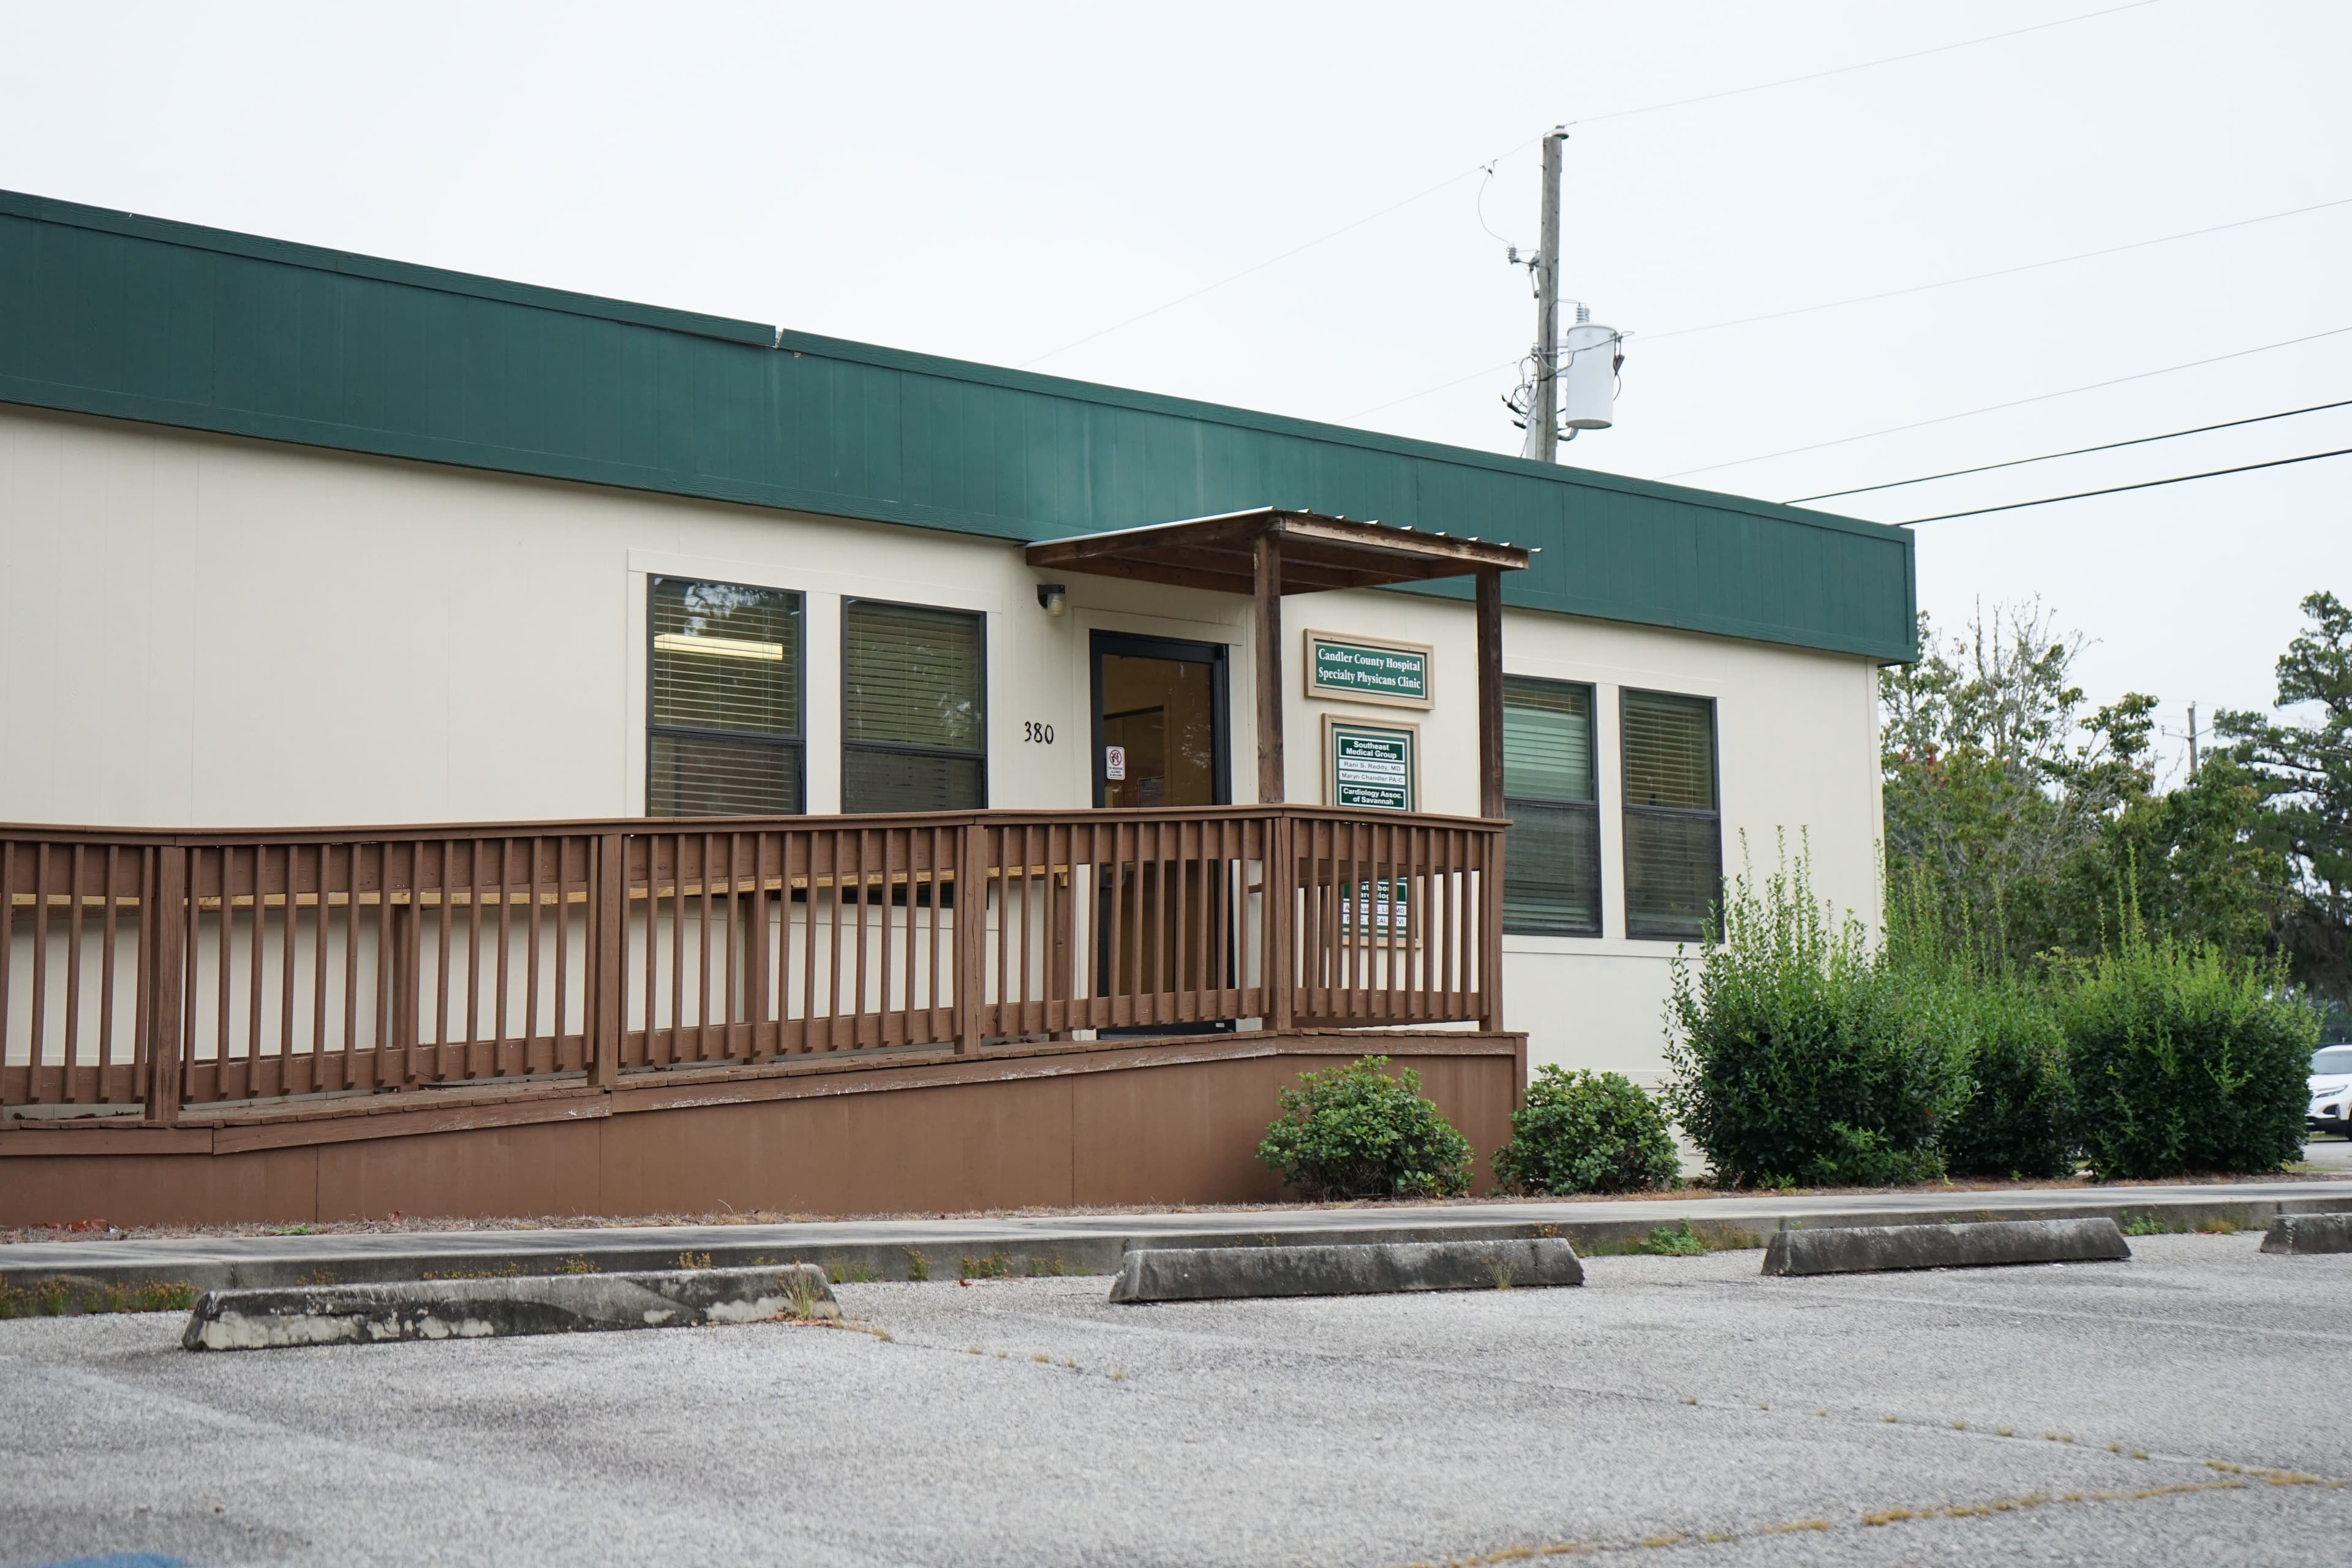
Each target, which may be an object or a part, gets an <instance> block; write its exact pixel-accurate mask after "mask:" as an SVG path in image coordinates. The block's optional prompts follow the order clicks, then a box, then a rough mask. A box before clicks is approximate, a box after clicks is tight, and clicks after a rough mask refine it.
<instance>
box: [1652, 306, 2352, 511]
mask: <svg viewBox="0 0 2352 1568" xmlns="http://www.w3.org/2000/svg"><path fill="white" fill-rule="evenodd" d="M2346 332H2352V326H2344V327H2330V328H2328V329H2327V330H2326V331H2324V332H2306V333H2305V334H2304V335H2303V336H2302V337H2299V338H2284V339H2282V340H2280V341H2279V342H2274V343H2259V344H2257V345H2255V346H2254V347H2252V348H2250V349H2232V350H2231V352H2230V353H2225V354H2212V355H2210V356H2208V357H2207V358H2204V359H2192V360H2186V361H2184V362H2182V363H2179V364H2168V365H2163V366H2160V367H2159V368H2158V369H2156V370H2142V371H2135V372H2133V373H2132V374H2129V375H2118V376H2112V377H2110V378H2108V379H2107V380H2105V381H2094V382H2087V383H2085V384H2083V385H2081V386H2068V387H2062V388H2060V389H2059V390H2058V391H2056V392H2038V393H2036V394H2034V395H2032V396H2031V397H2017V398H2011V400H2010V401H2009V402H2007V403H1989V404H1987V405H1984V406H1983V407H1982V408H1963V409H1961V410H1960V411H1959V412H1958V413H1957V414H1938V415H1937V416H1935V417H1934V418H1932V419H1915V420H1913V421H1911V422H1910V423H1909V424H1907V425H1889V426H1886V427H1885V428H1884V429H1881V430H1864V431H1861V432H1860V433H1858V434H1856V435H1853V436H1840V437H1836V438H1834V439H1832V440H1828V441H1814V442H1811V443H1809V444H1808V445H1806V446H1802V447H1782V448H1781V449H1780V450H1779V451H1777V452H1759V453H1758V454H1757V455H1756V456H1754V457H1752V458H1729V459H1727V460H1726V461H1724V462H1720V463H1707V464H1704V465H1702V466H1701V467H1699V468H1676V469H1675V471H1674V472H1672V473H1669V474H1660V475H1658V476H1656V477H1657V478H1659V479H1682V478H1685V476H1687V475H1691V474H1711V473H1714V472H1715V471H1716V470H1717V469H1718V468H1741V467H1743V466H1745V465H1747V464H1748V463H1761V462H1765V461H1768V460H1769V459H1770V458H1789V457H1794V456H1796V455H1797V454H1798V453H1800V452H1819V451H1822V450H1823V449H1825V448H1827V447H1843V446H1847V445H1850V444H1852V443H1853V442H1855V441H1870V440H1874V439H1876V438H1877V437H1881V436H1896V435H1900V434H1902V433H1903V432H1904V431H1906V430H1924V429H1926V428H1927V426H1930V425H1948V424H1949V423H1951V422H1952V421H1953V420H1955V419H1973V418H1974V417H1976V416H1978V415H1979V414H1998V413H2000V411H2001V410H2003V409H2005V408H2023V407H2025V406H2026V405H2029V404H2034V403H2048V402H2050V401H2051V400H2052V399H2053V398H2059V397H2073V396H2075V395H2078V394H2080V393H2084V392H2097V391H2100V390H2101V389H2103V388H2105V387H2110V386H2122V385H2124V384H2126V383H2128V382H2135V381H2147V380H2148V379H2149V378H2151V377H2153V376H2159V375H2170V374H2174V373H2175V372H2176V371H2184V370H2195V369H2198V368H2199V367H2200V366H2202V365H2209V364H2220V363H2223V362H2224V361H2226V360H2233V359H2244V358H2245V357H2246V356H2247V355H2249V354H2261V353H2270V352H2271V351H2272V350H2273V349H2287V348H2293V347H2294V346H2295V345H2296V344H2298V343H2311V342H2318V341H2319V340H2321V339H2322V338H2334V337H2341V336H2342V335H2343V334H2344V333H2346Z"/></svg>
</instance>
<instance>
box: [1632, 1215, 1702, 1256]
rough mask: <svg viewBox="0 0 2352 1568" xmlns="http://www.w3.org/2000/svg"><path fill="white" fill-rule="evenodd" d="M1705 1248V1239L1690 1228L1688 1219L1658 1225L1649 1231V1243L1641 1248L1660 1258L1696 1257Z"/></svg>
mask: <svg viewBox="0 0 2352 1568" xmlns="http://www.w3.org/2000/svg"><path fill="white" fill-rule="evenodd" d="M1706 1249H1707V1248H1706V1239H1705V1238H1704V1237H1701V1236H1700V1235H1699V1234H1698V1233H1697V1232H1696V1231H1694V1230H1693V1229H1691V1223H1690V1221H1688V1220H1685V1221H1683V1223H1682V1224H1681V1225H1680V1226H1659V1227H1658V1228H1657V1229H1655V1230H1654V1231H1652V1232H1651V1233H1650V1240H1649V1243H1648V1245H1647V1246H1645V1247H1643V1251H1645V1252H1654V1253H1655V1254H1657V1255H1658V1256H1659V1257H1660V1258H1696V1257H1699V1256H1700V1255H1702V1254H1704V1253H1705V1252H1706Z"/></svg>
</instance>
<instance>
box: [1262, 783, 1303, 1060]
mask: <svg viewBox="0 0 2352 1568" xmlns="http://www.w3.org/2000/svg"><path fill="white" fill-rule="evenodd" d="M1297 885H1298V850H1297V840H1296V839H1295V838H1294V837H1293V836H1292V833H1291V818H1290V814H1289V813H1287V812H1285V813H1283V814H1282V815H1281V816H1275V817H1270V818H1268V819H1267V821H1266V825H1265V893H1264V894H1263V895H1261V896H1262V897H1263V899H1264V900H1265V902H1264V903H1263V904H1262V905H1261V906H1260V907H1259V919H1260V920H1261V921H1264V923H1265V932H1264V933H1263V935H1264V944H1263V946H1262V948H1261V949H1260V951H1262V952H1264V953H1265V1000H1266V1013H1265V1022H1266V1026H1267V1027H1268V1028H1270V1029H1272V1030H1273V1031H1274V1032H1275V1033H1276V1034H1280V1035H1286V1034H1288V1033H1289V1032H1290V1031H1291V1028H1292V1026H1293V1021H1294V1019H1295V1018H1296V1016H1297V1015H1296V1013H1295V1012H1294V1010H1293V1006H1294V1003H1295V1002H1296V999H1297V973H1298V960H1297V945H1296V942H1295V941H1294V939H1293V934H1292V927H1291V923H1290V922H1291V906H1292V904H1294V903H1295V902H1296V901H1297V891H1296V889H1297Z"/></svg>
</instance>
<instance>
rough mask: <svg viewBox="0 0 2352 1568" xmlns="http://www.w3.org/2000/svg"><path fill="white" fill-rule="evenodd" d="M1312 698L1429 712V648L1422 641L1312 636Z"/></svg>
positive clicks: (1309, 664) (1309, 642) (1309, 641)
mask: <svg viewBox="0 0 2352 1568" xmlns="http://www.w3.org/2000/svg"><path fill="white" fill-rule="evenodd" d="M1305 664H1306V668H1307V696H1309V697H1339V698H1344V699H1346V700H1349V701H1350V702H1393V703H1395V704H1397V705H1398V706H1399V707H1403V708H1427V707H1429V706H1431V705H1432V704H1431V699H1430V695H1429V693H1430V679H1429V665H1430V650H1429V648H1428V647H1425V646H1424V645H1423V644H1421V643H1409V642H1407V643H1399V642H1375V641H1371V640H1370V639H1367V638H1364V637H1339V636H1335V635H1334V634H1332V633H1330V632H1308V633H1307V658H1306V660H1305Z"/></svg>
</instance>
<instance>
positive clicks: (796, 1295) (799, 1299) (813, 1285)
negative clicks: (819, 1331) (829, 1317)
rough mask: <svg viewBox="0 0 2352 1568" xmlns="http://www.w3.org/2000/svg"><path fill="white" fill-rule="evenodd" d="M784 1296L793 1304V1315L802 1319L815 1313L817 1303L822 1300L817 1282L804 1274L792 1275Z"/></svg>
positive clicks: (822, 1296) (805, 1319) (804, 1319)
mask: <svg viewBox="0 0 2352 1568" xmlns="http://www.w3.org/2000/svg"><path fill="white" fill-rule="evenodd" d="M784 1296H785V1299H786V1300H790V1301H791V1302H792V1304H793V1317H795V1318H798V1319H801V1320H802V1321H807V1320H808V1319H811V1318H814V1317H815V1316H816V1315H817V1303H818V1302H820V1301H822V1300H824V1295H823V1294H822V1293H821V1288H820V1287H819V1286H818V1284H817V1282H816V1281H815V1280H814V1279H810V1278H809V1277H808V1276H807V1275H805V1274H800V1275H795V1276H793V1279H792V1281H791V1283H789V1284H787V1285H786V1286H785V1287H784Z"/></svg>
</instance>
